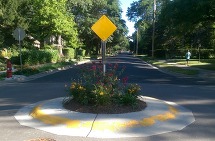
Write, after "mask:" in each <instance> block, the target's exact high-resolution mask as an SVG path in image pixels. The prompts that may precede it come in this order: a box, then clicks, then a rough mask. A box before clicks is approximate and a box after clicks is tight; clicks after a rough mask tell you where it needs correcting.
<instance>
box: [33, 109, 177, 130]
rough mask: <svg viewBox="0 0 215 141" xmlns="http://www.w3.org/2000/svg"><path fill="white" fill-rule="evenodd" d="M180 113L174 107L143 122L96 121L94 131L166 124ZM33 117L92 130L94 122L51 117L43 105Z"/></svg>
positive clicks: (70, 126) (54, 123)
mask: <svg viewBox="0 0 215 141" xmlns="http://www.w3.org/2000/svg"><path fill="white" fill-rule="evenodd" d="M178 113H179V111H178V110H177V109H176V108H175V107H173V106H169V110H168V112H165V113H163V114H159V115H155V116H151V117H148V118H143V119H141V120H129V121H127V122H120V121H95V122H94V124H93V130H110V131H115V130H121V129H123V128H131V127H138V126H145V127H147V126H152V125H154V124H155V123H156V121H161V122H165V121H168V120H173V119H175V118H176V116H177V114H178ZM30 115H31V116H32V117H34V118H35V119H38V120H40V121H42V122H44V123H46V124H51V125H58V124H65V125H67V127H68V128H78V127H82V128H91V126H92V121H86V122H83V121H82V122H81V121H80V120H73V119H68V118H63V117H58V116H51V115H47V114H46V113H44V112H43V111H41V105H39V106H37V107H35V108H34V109H33V110H32V112H31V113H30Z"/></svg>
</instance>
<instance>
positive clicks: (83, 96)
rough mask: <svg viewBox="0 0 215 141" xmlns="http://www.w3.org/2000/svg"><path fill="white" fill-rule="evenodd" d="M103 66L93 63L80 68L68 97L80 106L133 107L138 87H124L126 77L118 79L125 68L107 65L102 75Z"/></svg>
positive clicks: (126, 80) (132, 85)
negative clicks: (112, 104)
mask: <svg viewBox="0 0 215 141" xmlns="http://www.w3.org/2000/svg"><path fill="white" fill-rule="evenodd" d="M102 65H103V64H102V63H101V62H100V63H96V62H93V63H92V64H91V65H89V64H85V65H84V67H80V77H79V78H80V80H78V81H74V82H72V83H71V86H70V95H71V96H72V97H73V98H74V100H76V101H77V102H80V103H82V104H85V105H87V104H92V105H95V106H98V105H104V104H110V103H119V104H126V105H133V104H134V103H135V101H136V99H137V94H138V92H139V90H140V88H139V86H138V85H134V84H131V85H126V83H127V82H128V77H127V76H126V77H123V78H121V80H120V77H121V75H122V73H123V71H124V70H125V67H124V66H123V67H120V66H119V65H118V64H114V65H113V64H109V65H108V66H107V71H106V74H105V75H104V74H103V71H102V70H103V66H102Z"/></svg>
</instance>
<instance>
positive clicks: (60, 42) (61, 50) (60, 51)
mask: <svg viewBox="0 0 215 141" xmlns="http://www.w3.org/2000/svg"><path fill="white" fill-rule="evenodd" d="M57 46H58V49H59V55H60V56H63V46H62V38H61V35H58V36H57Z"/></svg>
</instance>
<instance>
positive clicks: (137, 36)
mask: <svg viewBox="0 0 215 141" xmlns="http://www.w3.org/2000/svg"><path fill="white" fill-rule="evenodd" d="M136 55H138V28H137V46H136Z"/></svg>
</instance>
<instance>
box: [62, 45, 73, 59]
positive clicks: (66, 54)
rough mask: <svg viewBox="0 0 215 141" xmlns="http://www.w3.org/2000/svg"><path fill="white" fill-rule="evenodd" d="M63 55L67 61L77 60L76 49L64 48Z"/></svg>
mask: <svg viewBox="0 0 215 141" xmlns="http://www.w3.org/2000/svg"><path fill="white" fill-rule="evenodd" d="M63 55H64V57H65V58H66V59H69V60H71V59H74V58H75V49H73V48H63Z"/></svg>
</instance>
